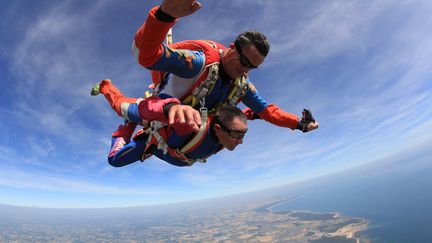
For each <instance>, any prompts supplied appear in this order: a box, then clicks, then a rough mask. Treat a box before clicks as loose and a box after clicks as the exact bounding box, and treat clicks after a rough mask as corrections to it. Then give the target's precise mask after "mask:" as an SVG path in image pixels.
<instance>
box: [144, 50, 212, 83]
mask: <svg viewBox="0 0 432 243" xmlns="http://www.w3.org/2000/svg"><path fill="white" fill-rule="evenodd" d="M204 64H205V55H204V53H203V52H201V51H191V50H180V49H171V48H169V47H167V46H165V52H164V53H163V54H162V55H161V57H160V58H159V60H158V61H157V62H156V63H155V64H154V65H152V66H150V67H148V68H149V69H151V70H157V71H163V72H167V73H172V74H174V75H176V76H178V77H181V78H193V77H195V76H197V75H198V74H199V73H200V71H201V69H202V68H203V66H204Z"/></svg>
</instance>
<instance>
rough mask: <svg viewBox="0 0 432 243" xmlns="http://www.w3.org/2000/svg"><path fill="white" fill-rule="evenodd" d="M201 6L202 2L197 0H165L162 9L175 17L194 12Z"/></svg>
mask: <svg viewBox="0 0 432 243" xmlns="http://www.w3.org/2000/svg"><path fill="white" fill-rule="evenodd" d="M200 8H201V3H200V2H197V1H195V0H163V1H162V5H161V10H162V11H163V12H164V13H166V14H169V15H171V16H172V17H175V18H181V17H185V16H188V15H191V14H193V13H194V12H196V11H197V10H198V9H200Z"/></svg>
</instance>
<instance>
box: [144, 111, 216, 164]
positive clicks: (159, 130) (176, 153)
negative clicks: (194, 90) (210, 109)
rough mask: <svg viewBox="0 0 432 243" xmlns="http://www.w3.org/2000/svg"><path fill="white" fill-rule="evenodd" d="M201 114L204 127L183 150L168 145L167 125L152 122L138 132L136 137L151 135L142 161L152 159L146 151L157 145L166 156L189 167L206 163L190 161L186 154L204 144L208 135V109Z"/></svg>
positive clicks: (204, 160)
mask: <svg viewBox="0 0 432 243" xmlns="http://www.w3.org/2000/svg"><path fill="white" fill-rule="evenodd" d="M200 113H201V119H202V123H201V124H202V125H201V127H200V130H199V132H198V133H197V134H196V135H195V136H194V137H193V138H192V140H190V141H189V142H188V143H187V144H186V145H185V146H183V148H181V149H174V148H170V147H169V146H168V144H167V143H166V139H167V138H168V133H167V129H166V128H167V124H165V123H162V122H159V121H152V122H150V126H149V127H148V128H142V129H140V130H139V131H138V132H137V135H136V136H139V135H141V134H143V133H147V134H149V136H148V138H147V142H146V148H145V150H144V153H143V157H142V160H144V159H146V158H148V157H150V156H151V155H150V156H149V154H146V153H145V151H146V150H147V149H148V148H149V147H150V146H151V145H156V146H157V149H160V150H162V151H163V153H164V154H167V153H168V154H169V155H170V156H172V157H175V158H177V159H179V160H181V161H184V162H186V163H188V166H192V165H193V164H194V163H196V162H202V163H205V162H206V158H201V159H189V158H188V157H187V156H186V154H187V153H189V152H191V151H193V150H194V149H196V147H198V145H199V144H201V143H202V141H203V140H204V138H205V135H206V133H207V129H208V126H209V124H210V119H208V115H207V108H205V107H201V109H200Z"/></svg>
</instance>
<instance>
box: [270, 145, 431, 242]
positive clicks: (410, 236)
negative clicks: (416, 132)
mask: <svg viewBox="0 0 432 243" xmlns="http://www.w3.org/2000/svg"><path fill="white" fill-rule="evenodd" d="M431 189H432V149H431V148H430V146H423V147H421V148H418V149H415V150H411V151H409V152H407V153H404V154H398V155H395V156H393V157H389V158H387V159H384V160H381V161H376V162H374V163H370V164H368V165H365V166H361V167H358V168H355V169H352V170H350V171H346V172H342V173H338V174H334V175H331V176H326V177H322V178H319V179H316V180H313V181H309V182H307V183H305V184H299V185H298V186H296V188H294V189H293V188H290V189H287V196H288V197H293V196H297V198H296V199H294V200H289V201H286V202H284V203H281V204H278V205H275V206H273V207H271V210H272V211H276V212H277V211H286V210H307V211H318V212H341V213H343V214H345V215H348V216H353V217H361V218H364V219H366V220H368V222H369V229H368V230H367V231H364V232H362V233H361V235H362V236H366V237H368V238H369V239H371V240H372V242H384V243H387V242H389V243H422V242H432V231H431V230H430V227H431V225H432V191H431Z"/></svg>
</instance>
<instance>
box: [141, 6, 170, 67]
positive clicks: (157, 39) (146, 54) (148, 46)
mask: <svg viewBox="0 0 432 243" xmlns="http://www.w3.org/2000/svg"><path fill="white" fill-rule="evenodd" d="M158 8H159V6H157V7H154V8H152V9H151V10H150V12H149V15H148V17H147V20H146V21H145V22H144V24H143V25H142V26H141V27H140V28H139V30H138V31H137V32H136V34H135V45H136V47H137V49H138V50H137V51H139V52H138V62H139V63H140V64H141V65H143V66H144V67H150V66H152V65H153V64H155V63H156V62H157V60H158V59H159V57H160V56H161V55H162V54H163V53H164V45H163V44H162V43H163V41H164V40H165V37H166V34H167V33H168V30H169V29H170V28H171V27H172V26H173V25H174V24H175V23H176V22H177V19H176V20H175V21H173V22H162V21H159V20H158V19H156V16H155V13H156V11H157V10H158Z"/></svg>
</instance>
